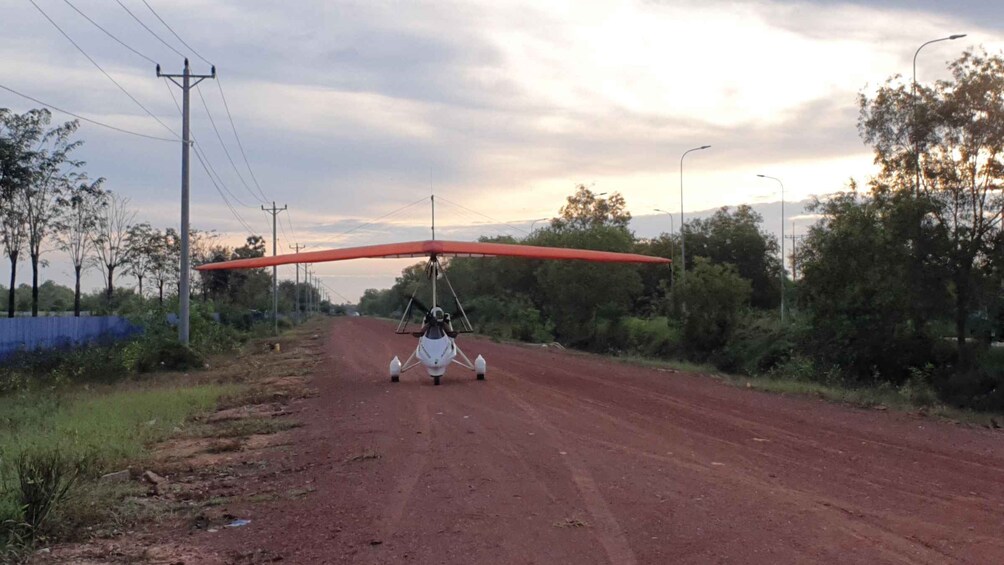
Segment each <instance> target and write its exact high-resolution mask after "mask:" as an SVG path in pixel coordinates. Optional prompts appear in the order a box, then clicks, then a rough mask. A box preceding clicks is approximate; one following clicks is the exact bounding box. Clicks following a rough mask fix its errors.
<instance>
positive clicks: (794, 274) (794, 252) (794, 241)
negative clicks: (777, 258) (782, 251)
mask: <svg viewBox="0 0 1004 565" xmlns="http://www.w3.org/2000/svg"><path fill="white" fill-rule="evenodd" d="M784 237H786V238H788V239H790V240H791V280H795V279H797V278H798V240H800V239H804V238H805V235H804V234H803V235H795V222H791V235H786V236H784Z"/></svg>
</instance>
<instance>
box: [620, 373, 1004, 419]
mask: <svg viewBox="0 0 1004 565" xmlns="http://www.w3.org/2000/svg"><path fill="white" fill-rule="evenodd" d="M613 359H614V360H616V361H619V362H623V363H628V364H632V365H640V366H643V367H653V368H662V369H674V370H677V371H681V372H685V373H695V374H706V375H709V376H711V377H713V378H716V379H718V380H720V381H722V382H724V383H726V384H728V385H731V386H737V387H748V388H751V389H755V390H760V391H764V392H771V393H776V394H790V395H795V396H811V397H815V398H822V399H825V400H828V401H831V402H840V403H844V404H851V405H854V406H858V407H862V408H877V407H885V408H888V409H890V410H896V411H900V412H917V411H921V410H922V411H923V412H924V413H925V414H926V415H928V416H932V417H936V418H943V419H946V420H950V421H954V422H963V423H968V424H975V425H978V426H981V427H991V428H996V427H998V426H1004V415H1002V414H994V413H988V412H976V411H973V410H965V409H961V408H953V407H951V406H946V405H944V404H940V403H933V404H931V403H925V404H918V403H916V402H914V401H913V400H912V399H911V396H910V394H909V392H908V391H907V390H905V389H897V388H894V387H892V386H878V387H874V386H871V387H869V386H854V387H852V386H840V385H828V384H823V383H819V382H814V381H807V380H799V379H792V378H785V377H777V376H774V377H767V376H763V377H749V376H743V375H730V374H725V373H722V372H721V371H719V370H718V369H716V368H715V367H714V366H713V365H708V364H700V363H691V362H689V361H679V360H665V359H652V358H648V357H639V356H632V355H625V356H618V357H613ZM995 422H996V424H995Z"/></svg>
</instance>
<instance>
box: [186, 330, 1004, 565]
mask: <svg viewBox="0 0 1004 565" xmlns="http://www.w3.org/2000/svg"><path fill="white" fill-rule="evenodd" d="M332 323H333V324H334V326H333V331H332V333H331V336H330V338H329V343H328V348H329V349H328V353H327V359H326V362H325V363H324V364H323V365H322V369H320V370H319V371H318V372H317V373H316V374H315V375H314V377H313V383H312V384H313V386H315V387H317V388H318V390H319V395H318V396H317V397H316V398H312V399H309V400H307V401H305V402H303V403H302V404H300V405H299V408H298V409H297V410H298V412H297V413H296V414H295V417H296V418H298V419H299V420H301V421H302V422H303V423H304V424H305V425H304V427H302V428H300V429H298V430H297V435H296V436H295V437H296V439H295V442H294V444H293V445H292V446H290V450H289V451H277V452H275V453H274V454H273V455H271V456H270V461H269V464H268V466H267V467H264V468H265V469H267V471H263V473H265V472H267V473H268V475H267V480H268V481H270V483H269V484H271V485H273V486H275V487H276V489H277V491H278V492H283V491H288V492H294V490H293V489H301V490H302V489H304V488H305V487H309V488H308V490H309V489H316V490H314V491H312V492H310V493H309V494H308V495H306V496H303V497H294V498H293V499H292V500H291V499H289V498H282V499H279V500H273V501H265V502H262V503H260V504H256V505H255V506H253V509H254V510H253V514H254V516H255V519H254V522H253V523H252V525H251V526H248V527H245V528H238V529H233V530H228V531H225V532H220V533H219V534H217V535H215V536H203V537H199V538H197V541H196V540H194V539H193V542H194V543H198V544H211V545H212V546H213V547H212V548H211V549H212V550H214V551H219V552H221V553H224V552H228V551H236V550H243V551H245V552H246V551H247V550H248V549H250V548H261V549H263V550H266V551H267V552H268V553H269V554H273V555H275V554H277V555H280V556H282V557H283V559H284V560H283V562H284V563H388V564H389V563H451V564H453V563H456V564H461V563H462V564H474V563H484V564H488V563H520V564H524V563H540V564H565V563H574V564H590V563H615V564H618V565H621V564H632V563H644V564H649V563H651V564H664V563H771V564H774V563H820V562H821V563H869V564H873V563H932V564H933V563H981V564H983V563H1004V535H1002V532H1004V434H1002V433H999V432H992V431H989V430H978V429H969V428H966V427H964V426H955V425H951V424H947V423H941V422H935V421H931V420H928V419H924V418H921V417H915V416H909V415H904V414H894V413H880V412H875V411H868V410H862V409H855V408H849V407H844V406H838V405H834V404H829V403H825V402H822V401H816V400H812V399H805V398H789V397H783V396H779V395H771V394H766V393H760V392H756V391H751V390H745V389H740V388H733V387H729V386H726V385H723V384H721V383H719V382H717V381H715V380H713V379H709V378H706V377H701V376H697V375H687V374H681V373H668V372H664V371H658V370H655V369H646V368H640V367H635V366H631V365H625V364H621V363H617V362H615V361H611V360H605V359H603V358H600V357H595V356H589V355H582V354H576V353H571V352H556V351H553V350H541V349H534V348H530V347H521V346H517V345H503V344H496V343H492V342H490V341H487V340H481V339H477V340H472V339H463V338H461V340H460V342H459V343H460V344H461V346H462V347H463V349H464V350H465V351H466V352H467V354H468V355H469V356H471V357H472V358H473V357H474V356H476V355H477V354H479V353H481V354H483V355H484V356H485V358H486V359H487V360H488V366H489V372H488V379H487V381H486V382H477V381H475V380H474V376H473V375H471V374H468V373H467V372H466V371H463V370H462V369H461V368H460V367H459V366H457V367H455V368H454V369H451V371H450V372H449V373H448V374H447V376H446V377H444V379H443V385H442V386H439V387H433V386H432V381H431V379H430V378H428V377H427V376H425V375H424V373H420V372H415V371H412V372H409V373H406V374H405V375H404V376H403V377H402V382H401V383H398V384H396V385H392V384H391V383H390V382H389V378H388V375H387V374H386V372H387V365H388V363H389V361H390V358H391V357H392V356H393V355H399V356H400V357H401V359H402V360H403V359H404V358H405V357H406V356H407V355H408V353H409V352H410V349H411V348H413V347H414V346H415V340H414V338H410V337H407V336H395V335H393V334H392V333H391V326H390V325H389V324H388V323H387V322H385V321H380V320H374V319H367V318H341V319H337V320H334V321H333V322H332ZM294 406H295V405H294ZM263 477H264V475H263ZM262 480H266V479H265V478H263V479H262ZM297 492H299V491H297Z"/></svg>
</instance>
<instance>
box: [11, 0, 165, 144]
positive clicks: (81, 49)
mask: <svg viewBox="0 0 1004 565" xmlns="http://www.w3.org/2000/svg"><path fill="white" fill-rule="evenodd" d="M28 1H29V2H31V5H32V6H34V7H35V9H36V10H38V12H39V13H40V14H42V16H43V17H45V19H46V20H48V21H49V23H50V24H52V26H53V27H55V28H56V29H57V30H58V31H59V33H61V34H62V35H63V37H65V38H66V40H67V41H69V42H70V43H72V44H73V46H74V47H76V48H77V51H80V53H81V54H82V55H83V56H84V57H87V60H88V61H90V62H91V64H92V65H94V66H95V67H96V68H97V69H98V70H99V71H101V74H103V75H105V77H106V78H108V80H110V81H112V84H114V85H115V86H117V87H118V89H119V90H121V91H122V92H123V93H124V94H125V95H126V96H128V97H129V99H130V100H132V101H133V102H135V103H136V105H137V106H139V107H140V108H142V109H143V111H144V112H146V113H147V115H149V116H150V117H151V118H153V119H154V120H156V121H157V123H158V124H160V125H161V126H163V127H164V129H166V130H167V131H169V132H171V133H172V134H173V135H174V137H176V138H178V139H180V136H178V133H177V132H176V131H174V130H173V129H171V128H170V127H168V125H167V124H165V123H164V122H162V121H161V120H160V118H158V117H157V116H155V115H154V114H153V112H151V111H150V110H149V109H147V107H146V106H144V105H143V104H142V103H141V102H140V101H139V100H137V99H136V97H135V96H133V95H132V94H130V93H129V91H128V90H126V89H125V87H124V86H122V85H121V84H119V82H118V81H117V80H115V79H114V78H113V77H112V75H110V74H108V73H107V72H106V71H105V70H104V69H103V68H102V67H101V65H99V64H98V62H97V61H95V60H94V58H93V57H91V56H90V55H88V54H87V51H84V49H83V48H82V47H80V45H78V44H77V42H76V41H74V40H73V38H72V37H70V36H69V35H68V34H67V33H66V32H65V31H63V28H61V27H59V24H57V23H56V22H55V21H54V20H53V19H52V18H50V17H49V14H46V13H45V10H43V9H42V8H41V7H40V6H39V5H38V4H36V3H35V0H28ZM123 7H124V6H123Z"/></svg>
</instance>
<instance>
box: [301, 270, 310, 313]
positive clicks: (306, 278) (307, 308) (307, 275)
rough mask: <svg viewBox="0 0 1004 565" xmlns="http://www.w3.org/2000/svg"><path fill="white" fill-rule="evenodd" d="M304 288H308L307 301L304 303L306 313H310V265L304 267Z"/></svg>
mask: <svg viewBox="0 0 1004 565" xmlns="http://www.w3.org/2000/svg"><path fill="white" fill-rule="evenodd" d="M303 286H305V287H307V299H306V300H305V301H304V302H306V305H305V306H304V311H306V312H308V313H309V312H310V302H311V292H310V263H305V264H304V265H303Z"/></svg>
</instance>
